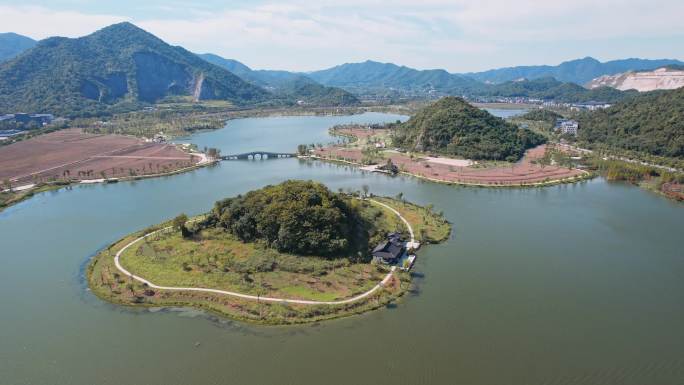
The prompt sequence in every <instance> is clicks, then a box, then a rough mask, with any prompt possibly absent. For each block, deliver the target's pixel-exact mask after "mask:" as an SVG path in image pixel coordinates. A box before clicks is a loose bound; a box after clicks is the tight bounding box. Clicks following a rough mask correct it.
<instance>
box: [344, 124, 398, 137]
mask: <svg viewBox="0 0 684 385" xmlns="http://www.w3.org/2000/svg"><path fill="white" fill-rule="evenodd" d="M388 132H389V130H387V129H383V128H378V129H367V128H363V127H360V126H359V127H344V128H338V129H336V130H335V133H336V134H338V135H344V136H354V137H356V138H358V139H366V138H369V137H372V136H378V135H384V134H387V133H388Z"/></svg>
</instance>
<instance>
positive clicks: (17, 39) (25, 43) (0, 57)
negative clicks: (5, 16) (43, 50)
mask: <svg viewBox="0 0 684 385" xmlns="http://www.w3.org/2000/svg"><path fill="white" fill-rule="evenodd" d="M36 43H37V41H35V40H33V39H31V38H30V37H27V36H23V35H19V34H16V33H14V32H7V33H0V63H1V62H3V61H6V60H9V59H12V58H13V57H15V56H17V55H19V54H20V53H22V52H24V51H26V50H27V49H30V48H33V47H34V46H35V45H36Z"/></svg>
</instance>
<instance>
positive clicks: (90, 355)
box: [0, 113, 684, 385]
mask: <svg viewBox="0 0 684 385" xmlns="http://www.w3.org/2000/svg"><path fill="white" fill-rule="evenodd" d="M396 119H404V118H403V117H400V116H396V115H388V114H373V113H369V114H364V115H357V116H334V117H283V118H280V117H277V118H258V119H241V120H232V121H229V122H228V123H227V125H226V128H224V129H222V130H218V131H213V132H205V133H200V134H196V135H194V136H192V137H191V138H188V139H187V140H189V141H191V142H193V143H197V144H198V145H199V146H200V147H202V146H204V145H206V146H214V147H219V148H220V149H221V151H222V153H223V154H229V153H235V152H245V151H253V150H270V151H288V152H291V151H294V150H295V148H296V145H297V144H299V143H312V142H314V143H317V142H323V143H326V142H329V141H331V140H333V139H331V138H330V137H329V136H328V135H327V129H328V127H329V126H331V125H334V124H341V123H349V122H382V121H394V120H396ZM292 178H296V179H314V180H317V181H321V182H323V183H325V184H326V185H328V186H329V187H330V188H332V189H333V190H337V189H338V188H345V189H346V188H351V189H360V188H361V186H362V185H364V184H367V185H369V186H370V189H371V192H373V193H375V194H383V195H396V194H398V193H399V192H402V193H403V194H404V196H405V197H406V198H407V199H408V200H411V201H414V202H417V203H420V204H427V203H433V204H434V206H435V209H436V210H438V211H443V212H444V214H445V215H446V217H447V218H448V219H449V220H450V221H451V222H452V223H453V233H452V236H451V238H450V240H449V241H448V242H446V243H444V244H440V245H434V246H428V247H426V248H424V249H423V250H421V251H420V253H419V256H418V261H417V265H416V269H415V273H414V274H415V277H414V283H415V287H414V289H413V290H412V291H411V293H410V294H408V295H407V296H405V297H404V298H403V299H402V300H401V301H399V302H398V303H396V304H393V305H392V306H390V307H389V308H387V309H383V310H380V311H375V312H371V313H367V314H364V315H361V316H356V317H351V318H346V319H341V320H335V321H330V322H325V323H321V324H315V325H304V326H288V327H263V326H255V325H250V324H244V323H239V322H233V321H230V320H226V319H220V318H216V317H213V316H211V315H207V314H203V313H201V312H198V311H194V310H191V309H171V310H169V309H167V310H158V309H154V310H145V309H131V308H124V307H120V306H115V305H111V304H108V303H105V302H103V301H101V300H99V299H97V298H95V297H94V296H93V295H92V294H90V293H89V291H88V289H87V286H86V285H85V281H84V268H85V266H86V265H87V263H88V260H89V258H90V256H92V255H93V254H95V253H96V252H97V251H98V250H99V249H101V248H103V247H105V246H107V245H108V244H110V243H112V242H114V241H116V240H117V239H119V238H120V237H122V236H124V235H126V234H128V233H131V232H133V231H136V230H139V229H141V228H144V227H147V226H149V225H151V224H155V223H158V222H161V221H162V220H165V219H167V218H171V217H173V216H175V215H176V214H178V213H179V212H185V213H186V214H188V215H193V214H198V213H201V212H204V211H207V210H208V209H210V208H211V206H212V205H213V202H214V201H216V200H218V199H220V198H224V197H227V196H232V195H236V194H239V193H244V192H246V191H249V190H251V189H255V188H259V187H262V186H264V185H266V184H274V183H278V182H280V181H283V180H286V179H292ZM682 228H684V206H683V205H681V204H678V203H675V202H672V201H669V200H667V199H665V198H662V197H660V196H658V195H655V194H652V193H649V192H647V191H644V190H641V189H639V188H635V187H632V186H629V185H625V184H615V183H607V182H605V181H604V180H602V179H595V180H592V181H588V182H583V183H580V184H575V185H561V186H554V187H547V188H541V189H479V188H465V187H453V186H446V185H440V184H431V183H426V182H422V181H420V180H417V179H413V178H408V177H395V178H391V177H388V176H386V175H380V174H369V173H365V172H361V171H359V170H357V169H354V168H351V167H347V166H340V165H333V164H326V163H320V162H308V161H300V160H298V159H279V160H265V161H229V162H223V163H221V164H219V165H217V166H215V167H210V168H204V169H200V170H196V171H193V172H191V173H187V174H182V175H176V176H171V177H164V178H158V179H149V180H142V181H137V182H126V183H117V184H109V185H90V186H76V187H73V188H69V189H63V190H59V191H54V192H47V193H43V194H39V195H37V196H36V197H34V198H32V199H30V200H28V201H25V202H22V203H20V204H19V205H17V206H14V207H11V208H9V209H7V210H5V211H4V212H2V213H0V234H1V236H0V237H1V241H2V242H1V243H0V244H1V246H2V252H1V253H0V262H1V265H0V305H2V312H0V383H2V384H11V385H14V384H122V383H125V384H296V385H303V384H321V383H324V384H470V385H480V384H482V385H484V384H506V385H518V384H520V385H531V384H598V383H600V384H621V385H623V384H639V385H643V384H649V385H658V384H677V383H681V382H682V379H683V378H684V328H682V325H684V252H682Z"/></svg>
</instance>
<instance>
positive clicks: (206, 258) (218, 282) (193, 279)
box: [87, 198, 450, 324]
mask: <svg viewBox="0 0 684 385" xmlns="http://www.w3.org/2000/svg"><path fill="white" fill-rule="evenodd" d="M377 199H378V200H380V201H381V202H383V203H386V204H389V205H391V206H392V207H395V208H396V209H397V210H398V211H399V212H400V213H402V215H404V216H405V217H406V218H407V219H408V220H409V222H410V223H411V225H412V227H414V229H420V230H417V231H419V232H420V234H421V236H424V238H423V239H425V241H426V242H428V241H433V242H436V241H442V240H445V239H446V238H447V237H448V234H449V232H450V226H449V224H448V223H447V222H446V221H445V220H444V219H443V217H441V216H440V215H439V214H435V213H433V212H432V211H431V210H429V209H428V208H423V207H420V206H416V205H412V204H410V203H407V202H401V201H397V200H394V199H390V198H377ZM355 202H356V204H358V205H359V206H360V208H361V212H362V215H363V216H364V217H365V218H366V219H369V220H372V221H373V223H375V225H376V229H375V230H376V231H377V232H378V233H385V232H391V231H396V230H400V231H402V232H407V229H406V227H405V225H404V224H403V222H401V220H400V219H399V218H398V217H397V216H396V214H394V213H393V212H391V211H390V210H388V209H387V208H384V207H382V206H380V205H377V204H373V203H371V202H369V201H361V200H358V199H357V200H355ZM167 226H170V223H162V224H159V225H157V226H154V227H151V228H149V229H146V230H144V231H141V232H138V233H136V234H131V235H130V236H127V237H126V238H124V239H122V240H120V241H118V242H116V243H114V244H113V245H110V246H109V247H107V248H106V249H104V250H102V251H101V252H100V253H98V254H97V255H96V256H95V257H94V258H93V260H92V261H91V263H90V264H89V266H88V269H87V278H88V283H89V286H90V287H91V289H92V291H93V293H94V294H96V295H97V296H98V297H100V298H102V299H104V300H107V301H110V302H113V303H117V304H122V305H131V306H191V307H196V308H201V309H204V310H208V311H211V312H214V313H217V314H220V315H223V316H227V317H230V318H234V319H240V320H246V321H251V322H258V323H266V324H292V323H304V322H315V321H320V320H324V319H331V318H337V317H344V316H349V315H352V314H358V313H362V312H366V311H369V310H372V309H376V308H379V307H382V306H384V305H386V304H388V303H390V302H392V301H394V300H396V299H397V298H399V297H401V296H402V295H403V294H404V293H405V292H406V290H407V289H408V288H409V287H410V276H409V274H408V273H405V272H399V271H395V272H394V273H393V274H392V277H391V279H390V280H389V281H388V282H387V284H386V285H384V286H383V287H382V288H381V289H380V290H376V291H375V292H373V293H372V294H371V295H370V296H368V297H365V298H363V299H360V300H358V301H355V302H351V303H347V304H343V305H320V304H317V305H302V304H292V303H279V302H265V301H258V300H249V299H242V298H238V297H234V296H230V295H224V294H214V293H206V292H193V291H175V290H156V289H151V288H149V287H147V286H146V285H145V284H143V283H140V282H138V281H136V280H133V279H131V278H130V277H127V276H125V275H124V274H123V273H122V272H121V271H119V270H118V269H117V268H116V266H115V264H114V256H115V255H116V253H117V252H118V251H119V250H121V249H122V248H123V247H125V246H126V245H127V244H129V243H131V242H132V241H134V240H136V239H137V238H139V237H140V236H142V235H144V234H149V233H151V232H154V231H156V230H158V229H162V228H165V227H167ZM363 257H364V258H360V256H358V255H350V256H349V257H347V258H334V259H332V258H321V257H314V256H309V257H307V256H298V255H292V254H287V253H280V252H277V251H275V250H274V249H271V248H268V247H266V246H265V245H263V244H260V243H258V242H255V243H245V242H241V241H240V240H238V239H236V238H235V237H234V236H233V235H231V234H230V233H227V232H225V231H221V230H219V229H204V230H202V231H201V232H199V233H198V234H196V235H195V236H194V237H193V239H190V240H188V239H183V238H182V236H181V234H180V233H179V232H178V231H168V230H167V231H161V232H158V233H155V234H153V235H151V236H150V237H147V238H145V239H144V240H141V241H138V242H136V243H134V244H133V245H132V246H130V247H129V248H128V249H126V251H125V252H123V253H122V255H121V257H120V261H121V264H122V266H123V267H124V268H125V269H126V270H128V271H130V272H131V273H133V274H135V275H137V276H141V277H144V278H145V279H146V280H149V281H151V282H154V284H156V285H161V286H173V287H202V288H211V289H219V290H226V291H231V292H238V293H242V294H249V295H254V296H261V297H264V296H267V297H273V298H287V299H300V300H314V301H335V300H342V299H347V298H351V297H354V296H356V295H358V294H361V293H364V292H367V291H368V290H370V289H372V288H373V287H374V286H375V285H377V284H378V283H379V282H380V281H381V280H382V279H383V278H384V277H385V276H386V275H387V274H388V272H389V267H387V266H385V265H381V264H379V265H378V264H371V263H368V262H367V261H368V259H367V258H365V256H363Z"/></svg>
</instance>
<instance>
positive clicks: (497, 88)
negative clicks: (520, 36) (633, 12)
mask: <svg viewBox="0 0 684 385" xmlns="http://www.w3.org/2000/svg"><path fill="white" fill-rule="evenodd" d="M637 93H638V92H636V91H620V90H617V89H615V88H610V87H599V88H594V89H591V90H589V89H586V88H584V87H582V86H579V85H577V84H575V83H564V82H561V81H558V80H556V79H554V78H551V77H546V78H540V79H534V80H527V79H524V80H517V81H509V82H505V83H501V84H495V85H486V86H483V88H482V90H480V91H477V92H476V94H477V95H480V96H490V97H527V98H536V99H542V100H553V101H555V102H559V103H582V102H589V101H597V102H605V103H615V102H618V101H621V100H623V99H625V98H627V97H630V96H632V95H636V94H637Z"/></svg>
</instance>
